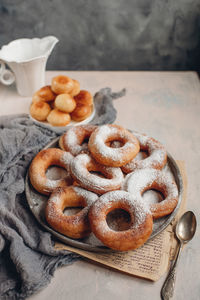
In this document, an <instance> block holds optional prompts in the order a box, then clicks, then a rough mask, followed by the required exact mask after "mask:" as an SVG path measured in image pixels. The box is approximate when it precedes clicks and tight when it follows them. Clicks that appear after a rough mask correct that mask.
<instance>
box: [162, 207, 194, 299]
mask: <svg viewBox="0 0 200 300" xmlns="http://www.w3.org/2000/svg"><path fill="white" fill-rule="evenodd" d="M196 225H197V222H196V217H195V215H194V213H193V212H192V211H187V212H186V213H184V214H183V215H182V216H181V218H180V219H179V221H178V222H177V224H176V236H177V238H178V239H179V241H180V243H179V248H178V251H177V255H176V258H175V260H174V263H173V264H172V266H171V269H170V271H169V274H168V276H167V278H166V280H165V282H164V284H163V287H162V290H161V296H162V299H163V300H169V299H170V298H172V296H173V293H174V285H175V278H176V266H177V263H178V260H179V254H180V252H181V250H182V248H183V245H184V244H186V243H187V242H189V241H190V240H191V239H192V238H193V236H194V234H195V231H196Z"/></svg>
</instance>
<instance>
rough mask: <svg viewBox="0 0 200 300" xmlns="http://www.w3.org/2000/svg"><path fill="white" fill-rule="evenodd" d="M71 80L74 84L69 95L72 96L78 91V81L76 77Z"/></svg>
mask: <svg viewBox="0 0 200 300" xmlns="http://www.w3.org/2000/svg"><path fill="white" fill-rule="evenodd" d="M72 80H73V84H74V86H73V89H72V91H71V92H70V95H71V96H72V97H74V96H76V95H78V94H79V92H80V83H79V82H78V81H77V80H76V79H72Z"/></svg>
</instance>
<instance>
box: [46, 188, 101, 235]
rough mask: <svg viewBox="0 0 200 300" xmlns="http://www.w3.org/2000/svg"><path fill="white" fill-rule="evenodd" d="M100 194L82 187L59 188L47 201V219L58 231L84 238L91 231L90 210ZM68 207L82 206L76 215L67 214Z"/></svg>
mask: <svg viewBox="0 0 200 300" xmlns="http://www.w3.org/2000/svg"><path fill="white" fill-rule="evenodd" d="M97 199H98V196H97V195H96V194H94V193H92V192H89V191H87V190H84V189H82V188H80V187H75V186H69V187H63V188H57V189H56V190H55V191H54V192H53V193H52V194H51V196H50V198H49V200H48V201H47V206H46V210H45V215H46V220H47V222H48V223H49V225H50V226H51V227H52V228H54V229H55V230H56V231H58V232H60V233H62V234H64V235H66V236H69V237H71V238H75V239H79V238H83V237H85V236H87V235H89V233H90V232H91V230H90V224H89V221H88V210H89V207H90V206H91V204H92V203H94V202H95V201H96V200H97ZM67 207H82V208H83V209H81V211H80V212H78V213H76V214H74V215H65V214H64V213H63V211H64V209H65V208H67Z"/></svg>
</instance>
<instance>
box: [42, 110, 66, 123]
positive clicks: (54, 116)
mask: <svg viewBox="0 0 200 300" xmlns="http://www.w3.org/2000/svg"><path fill="white" fill-rule="evenodd" d="M47 121H48V122H49V123H50V124H51V125H53V126H66V125H67V124H69V123H70V121H71V117H70V115H69V114H68V113H64V112H63V111H60V110H58V109H52V111H51V112H50V113H49V115H48V117H47Z"/></svg>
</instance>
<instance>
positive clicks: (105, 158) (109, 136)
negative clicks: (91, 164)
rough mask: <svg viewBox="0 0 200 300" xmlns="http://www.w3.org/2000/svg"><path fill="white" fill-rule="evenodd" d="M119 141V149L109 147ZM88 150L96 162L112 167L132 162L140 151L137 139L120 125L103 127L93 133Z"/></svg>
mask: <svg viewBox="0 0 200 300" xmlns="http://www.w3.org/2000/svg"><path fill="white" fill-rule="evenodd" d="M113 141H119V142H121V143H122V146H121V147H119V148H113V147H109V146H108V145H109V143H110V142H113ZM88 148H89V150H90V152H91V154H92V156H93V157H94V158H95V160H96V161H98V162H99V163H101V164H102V165H106V166H110V167H121V166H123V165H124V164H126V163H128V162H129V161H130V160H132V159H133V158H134V157H135V156H136V155H137V153H138V152H139V150H140V146H139V142H138V140H137V138H136V137H135V136H134V135H133V134H132V133H131V132H129V131H128V130H126V129H125V128H123V127H121V126H118V125H113V124H112V125H111V124H108V125H103V126H100V127H98V128H97V129H96V130H95V131H93V132H92V134H91V136H90V139H89V142H88Z"/></svg>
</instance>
